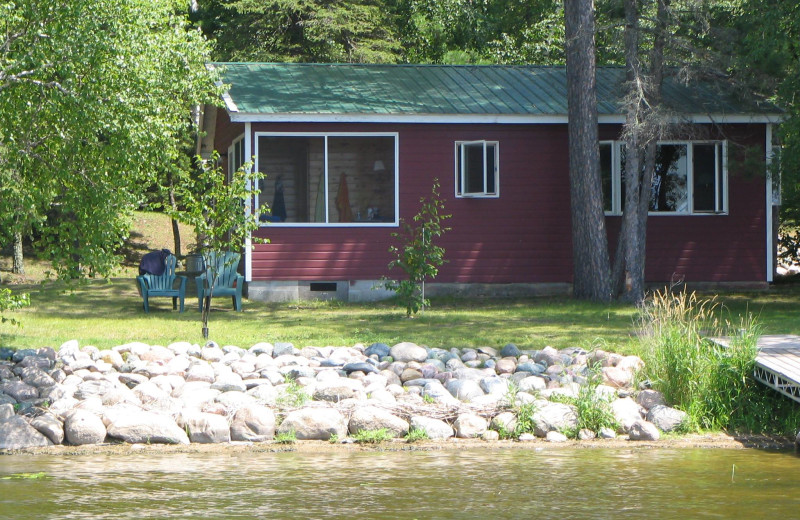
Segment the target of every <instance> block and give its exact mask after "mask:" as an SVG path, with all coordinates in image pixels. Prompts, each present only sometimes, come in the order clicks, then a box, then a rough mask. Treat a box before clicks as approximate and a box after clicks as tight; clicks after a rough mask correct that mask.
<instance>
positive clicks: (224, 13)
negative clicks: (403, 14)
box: [192, 0, 400, 63]
mask: <svg viewBox="0 0 800 520" xmlns="http://www.w3.org/2000/svg"><path fill="white" fill-rule="evenodd" d="M197 7H198V8H197V9H196V10H195V12H194V13H193V14H192V19H193V20H194V21H196V23H198V24H199V25H200V27H202V29H203V31H204V32H205V34H206V35H207V36H208V37H209V38H212V39H214V41H215V42H216V48H215V59H218V60H223V61H276V62H325V63H327V62H344V63H393V62H396V61H398V59H399V50H400V48H399V44H398V41H397V37H396V35H395V31H394V27H395V23H394V20H393V19H392V16H391V13H390V11H389V10H388V9H387V7H386V4H385V2H384V0H329V1H328V0H268V1H262V0H201V1H200V2H199V3H198V6H197Z"/></svg>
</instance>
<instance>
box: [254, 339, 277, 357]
mask: <svg viewBox="0 0 800 520" xmlns="http://www.w3.org/2000/svg"><path fill="white" fill-rule="evenodd" d="M248 350H249V351H250V352H252V353H253V354H255V355H256V356H258V355H261V354H266V355H267V356H269V357H272V352H273V351H274V350H275V347H274V346H273V345H272V343H265V342H261V343H256V344H255V345H253V346H252V347H250V348H249V349H248Z"/></svg>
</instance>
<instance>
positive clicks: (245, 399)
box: [214, 391, 256, 415]
mask: <svg viewBox="0 0 800 520" xmlns="http://www.w3.org/2000/svg"><path fill="white" fill-rule="evenodd" d="M214 402H215V403H219V404H221V405H222V406H223V408H224V409H225V413H226V414H229V415H230V414H233V412H235V411H236V410H238V409H239V408H242V407H243V406H248V405H251V404H256V399H255V398H254V397H253V396H252V395H248V394H246V393H244V392H237V391H233V392H222V393H221V394H219V395H218V396H217V397H215V398H214Z"/></svg>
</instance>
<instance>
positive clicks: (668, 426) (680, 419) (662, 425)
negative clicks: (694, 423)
mask: <svg viewBox="0 0 800 520" xmlns="http://www.w3.org/2000/svg"><path fill="white" fill-rule="evenodd" d="M687 418H688V416H687V415H686V412H682V411H681V410H677V409H675V408H670V407H669V406H664V405H660V404H658V405H655V406H653V407H652V408H650V410H649V411H648V412H647V421H648V422H651V423H653V424H655V425H656V427H658V429H659V430H661V431H662V432H672V431H675V430H677V429H678V428H680V426H681V425H682V424H683V423H684V422H685V421H686V419H687Z"/></svg>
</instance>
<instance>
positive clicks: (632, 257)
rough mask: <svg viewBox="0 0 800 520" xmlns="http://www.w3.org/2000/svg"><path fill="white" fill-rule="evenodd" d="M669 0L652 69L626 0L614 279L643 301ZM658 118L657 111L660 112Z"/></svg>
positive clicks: (635, 11)
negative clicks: (645, 65) (621, 199)
mask: <svg viewBox="0 0 800 520" xmlns="http://www.w3.org/2000/svg"><path fill="white" fill-rule="evenodd" d="M668 6H669V0H658V14H657V27H656V31H655V38H654V40H653V48H652V52H651V55H650V74H649V75H647V74H645V73H644V72H643V70H642V64H641V60H640V57H639V47H640V46H639V34H640V29H639V16H640V15H639V6H638V2H637V0H625V62H626V76H627V78H626V79H627V82H628V95H627V100H626V101H627V103H626V105H627V108H626V115H625V130H624V134H625V150H626V156H625V205H624V211H623V216H622V224H621V228H620V235H619V242H618V244H617V255H616V256H615V262H614V272H613V276H614V278H613V279H614V283H615V288H616V289H617V291H618V294H620V296H621V299H623V300H627V301H632V302H640V301H642V300H643V299H644V295H645V263H646V254H645V252H646V245H647V216H648V211H649V209H650V191H651V186H652V180H653V172H654V171H655V161H656V139H657V137H658V128H657V127H658V122H657V121H654V117H653V116H654V111H656V110H657V109H658V106H659V104H660V103H661V84H662V82H663V68H664V45H665V41H666V28H667V15H668ZM656 117H657V116H656Z"/></svg>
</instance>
